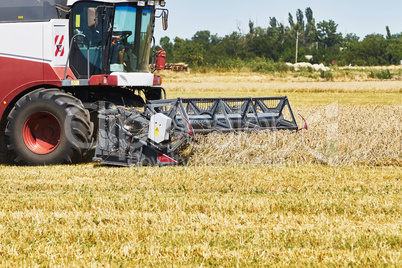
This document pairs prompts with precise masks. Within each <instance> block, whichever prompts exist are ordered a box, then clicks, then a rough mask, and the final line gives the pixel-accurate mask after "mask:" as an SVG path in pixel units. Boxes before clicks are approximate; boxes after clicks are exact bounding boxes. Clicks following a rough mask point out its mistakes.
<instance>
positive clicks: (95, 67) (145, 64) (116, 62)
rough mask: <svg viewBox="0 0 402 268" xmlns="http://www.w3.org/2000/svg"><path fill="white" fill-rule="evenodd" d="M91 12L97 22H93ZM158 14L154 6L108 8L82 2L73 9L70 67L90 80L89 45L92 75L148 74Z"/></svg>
mask: <svg viewBox="0 0 402 268" xmlns="http://www.w3.org/2000/svg"><path fill="white" fill-rule="evenodd" d="M91 9H92V11H93V10H95V11H93V12H95V14H96V15H95V16H96V23H93V24H90V23H89V19H88V18H89V16H90V15H89V13H91ZM153 21H154V13H153V10H152V9H151V7H137V6H136V5H135V4H118V5H111V6H105V5H104V4H102V3H99V2H97V3H96V2H79V3H77V4H76V5H75V6H74V8H73V17H72V24H73V27H72V30H73V35H75V34H81V35H85V37H82V36H81V37H79V38H77V39H78V41H77V42H74V45H73V46H72V47H71V50H72V51H71V57H70V67H71V69H72V70H73V71H74V72H75V73H76V75H77V77H81V78H84V77H85V78H86V77H88V74H87V61H88V56H87V51H88V46H89V62H90V75H97V74H110V73H113V72H148V71H149V57H150V52H151V40H152V31H153V27H152V24H153Z"/></svg>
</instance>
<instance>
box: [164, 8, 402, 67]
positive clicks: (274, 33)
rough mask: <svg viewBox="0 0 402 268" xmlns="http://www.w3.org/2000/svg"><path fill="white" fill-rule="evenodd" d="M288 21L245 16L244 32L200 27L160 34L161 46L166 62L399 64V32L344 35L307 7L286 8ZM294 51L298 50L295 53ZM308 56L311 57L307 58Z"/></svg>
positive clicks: (401, 40)
mask: <svg viewBox="0 0 402 268" xmlns="http://www.w3.org/2000/svg"><path fill="white" fill-rule="evenodd" d="M288 16H289V17H288V25H284V24H283V23H279V22H278V20H277V19H276V18H275V17H269V26H268V27H267V28H263V27H255V24H254V22H252V21H251V20H250V21H249V25H248V26H249V27H248V28H249V29H248V32H247V33H242V31H241V30H240V29H238V31H234V32H232V33H231V34H229V35H226V36H224V37H220V36H218V35H217V34H215V35H212V34H211V32H210V31H208V30H205V31H198V32H196V33H195V34H194V36H193V37H192V38H191V39H182V38H180V37H176V38H175V39H174V40H170V38H169V37H167V36H166V37H162V38H161V40H160V45H161V46H162V47H163V49H164V50H165V51H166V53H167V58H166V60H167V62H186V63H188V64H190V66H193V67H194V66H198V67H199V66H209V67H217V68H236V66H237V65H242V64H244V62H254V63H255V62H257V63H258V62H261V61H271V62H291V63H295V62H296V61H298V62H301V61H302V62H311V63H324V64H326V65H331V64H332V65H339V66H346V65H357V66H375V65H398V64H400V61H401V60H402V32H401V33H397V34H392V33H391V30H390V29H389V27H388V26H387V27H386V33H387V34H386V36H383V35H381V34H370V35H367V36H366V37H364V39H362V40H361V39H360V37H358V36H357V35H356V34H347V35H346V36H343V34H342V33H339V32H338V24H337V23H336V22H335V21H333V20H328V21H326V20H324V21H321V22H318V23H316V21H315V19H314V15H313V11H312V9H311V8H309V7H308V8H306V10H305V11H304V12H303V11H302V10H300V9H298V10H297V11H296V14H295V17H294V16H293V15H292V14H291V13H289V15H288ZM296 51H297V55H296ZM311 56H312V57H311Z"/></svg>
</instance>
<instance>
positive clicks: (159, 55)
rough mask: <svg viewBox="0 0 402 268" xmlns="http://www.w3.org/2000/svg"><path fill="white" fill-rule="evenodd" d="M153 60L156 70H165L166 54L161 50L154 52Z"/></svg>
mask: <svg viewBox="0 0 402 268" xmlns="http://www.w3.org/2000/svg"><path fill="white" fill-rule="evenodd" d="M155 58H156V60H155V62H156V66H155V67H156V70H165V59H166V52H165V50H163V48H161V49H160V50H159V51H157V52H156V55H155Z"/></svg>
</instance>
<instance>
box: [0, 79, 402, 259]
mask: <svg viewBox="0 0 402 268" xmlns="http://www.w3.org/2000/svg"><path fill="white" fill-rule="evenodd" d="M176 75H177V77H176ZM174 76H175V77H166V79H165V81H167V83H166V84H165V88H166V89H167V91H168V94H169V97H174V96H184V97H190V96H198V97H214V96H219V95H221V96H234V97H236V96H237V97H239V96H249V95H250V96H271V95H288V96H289V97H290V102H291V104H292V107H293V111H294V112H295V114H297V113H301V114H303V115H304V116H305V117H306V119H307V120H308V121H309V126H310V130H309V131H308V132H302V133H299V134H295V133H289V132H286V131H283V132H264V133H251V134H249V135H245V134H241V133H240V134H230V135H221V134H212V135H209V136H206V137H199V138H198V141H197V143H196V145H195V147H194V148H193V151H192V154H190V152H191V151H190V150H188V151H187V154H188V155H189V157H190V160H191V165H190V166H177V167H168V168H133V169H128V168H106V167H99V166H96V165H95V166H94V165H93V164H88V165H78V166H51V167H13V166H2V167H1V168H2V172H1V173H0V195H1V202H0V236H1V239H0V266H4V267H17V266H20V267H47V266H56V267H65V266H68V267H97V266H112V267H115V266H128V267H132V266H141V267H142V266H173V267H177V266H180V267H181V266H188V267H201V266H222V267H232V266H295V267H299V266H335V267H344V266H363V267H367V266H391V267H400V266H402V256H401V248H402V216H401V215H402V206H401V203H402V194H401V190H402V182H401V180H402V164H401V159H402V156H401V151H402V150H401V140H402V136H401V135H402V131H401V119H402V106H401V103H402V99H401V96H402V94H401V93H402V90H401V89H402V88H401V84H400V82H399V83H398V82H381V83H377V82H370V83H368V82H353V83H326V82H322V83H321V82H320V83H305V82H295V81H291V82H286V83H277V81H267V80H266V79H268V80H269V79H270V78H269V77H267V76H258V77H257V76H256V77H255V76H254V75H253V76H250V75H247V74H235V75H234V74H217V75H212V76H211V74H208V75H201V74H197V75H187V74H175V75H174ZM238 76H240V78H239V77H238ZM237 79H239V80H237ZM227 82H229V83H227ZM284 93H286V94H284ZM368 104H375V105H368ZM299 124H301V123H300V122H299Z"/></svg>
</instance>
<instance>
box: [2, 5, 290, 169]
mask: <svg viewBox="0 0 402 268" xmlns="http://www.w3.org/2000/svg"><path fill="white" fill-rule="evenodd" d="M164 6H165V1H159V0H155V1H152V0H145V1H140V0H98V1H88V0H87V1H84V0H37V1H32V0H18V1H16V0H3V1H1V2H0V34H1V36H3V37H4V38H3V39H4V40H3V41H2V42H1V43H0V73H1V76H0V99H1V100H0V116H1V124H0V131H1V132H0V144H1V146H2V148H1V149H2V150H1V151H2V153H4V154H6V156H7V158H8V159H9V160H11V161H13V162H14V163H19V164H25V165H43V164H59V163H67V164H68V163H79V162H81V161H83V159H84V158H85V156H86V154H87V153H88V151H90V150H91V149H93V147H94V145H95V144H96V149H95V156H94V158H93V160H94V161H97V162H100V163H102V164H107V165H119V166H133V165H161V166H163V165H171V164H175V163H176V162H177V161H176V160H175V159H174V158H175V157H174V156H175V154H176V153H177V150H178V148H179V147H180V146H181V145H182V144H183V143H184V142H186V141H189V140H191V139H192V137H193V136H194V135H195V134H196V133H209V132H212V131H221V132H233V131H250V130H251V131H252V130H264V129H271V130H274V129H287V130H292V131H297V124H296V121H295V118H294V116H293V113H292V110H291V108H290V105H289V102H288V99H287V98H286V97H271V98H270V97H263V98H213V99H212V98H211V99H206V98H205V99H191V98H190V99H182V98H178V99H170V100H167V99H166V92H165V90H164V89H163V88H162V87H161V82H162V81H161V77H160V76H158V75H154V74H153V71H155V70H152V72H150V71H149V65H150V58H151V56H150V53H151V47H152V45H153V47H155V40H154V37H153V33H154V27H155V20H156V19H158V18H159V19H161V20H162V25H163V28H164V30H166V29H167V23H168V10H167V9H164V8H163V7H164ZM154 55H155V57H152V60H154V59H155V60H156V64H155V66H156V68H158V66H164V65H165V64H164V57H158V56H159V55H161V54H160V53H155V50H154ZM151 64H152V63H151ZM96 137H97V139H96V143H95V142H94V141H95V138H96Z"/></svg>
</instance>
